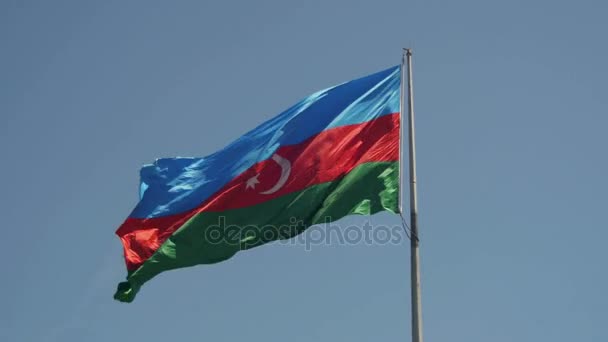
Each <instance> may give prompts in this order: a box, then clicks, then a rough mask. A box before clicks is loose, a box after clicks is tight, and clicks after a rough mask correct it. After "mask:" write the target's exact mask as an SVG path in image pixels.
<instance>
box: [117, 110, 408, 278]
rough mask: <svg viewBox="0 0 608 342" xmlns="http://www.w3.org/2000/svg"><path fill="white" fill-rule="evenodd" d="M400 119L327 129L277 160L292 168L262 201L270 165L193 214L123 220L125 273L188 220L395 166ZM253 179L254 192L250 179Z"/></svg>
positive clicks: (272, 180)
mask: <svg viewBox="0 0 608 342" xmlns="http://www.w3.org/2000/svg"><path fill="white" fill-rule="evenodd" d="M398 145H399V115H398V113H395V114H391V115H385V116H382V117H380V118H378V119H375V120H372V121H368V122H365V123H361V124H356V125H348V126H342V127H336V128H332V129H329V130H326V131H323V132H321V133H319V134H318V135H316V136H314V137H311V138H309V139H307V140H306V141H304V142H302V143H300V144H297V145H291V146H284V147H282V148H280V149H279V150H278V151H277V152H276V154H278V155H279V156H281V157H283V158H285V159H287V160H289V161H290V163H291V173H290V175H289V178H288V181H287V182H286V183H285V184H284V186H283V187H282V188H281V189H280V190H278V191H277V192H275V193H272V194H268V195H264V194H261V193H260V192H264V191H268V190H269V189H271V188H272V187H273V185H274V184H276V183H277V181H278V180H279V178H280V175H281V167H280V166H279V165H278V163H276V162H275V161H273V160H272V159H268V160H265V161H263V162H260V163H258V164H256V165H254V166H253V167H251V168H250V169H248V170H247V171H245V172H243V173H242V174H240V175H239V176H237V177H236V178H234V179H233V180H232V181H230V182H229V183H228V184H226V185H225V186H224V187H223V188H222V189H221V190H220V191H218V192H217V193H216V194H214V195H213V196H211V197H210V198H209V199H208V200H206V201H205V202H203V203H202V204H201V205H200V206H198V207H197V208H195V209H193V210H190V211H188V212H184V213H181V214H176V215H171V216H164V217H156V218H149V219H141V218H128V219H127V220H126V221H125V222H124V223H123V224H122V225H121V226H120V227H119V228H118V230H117V231H116V234H117V235H118V236H120V238H121V240H122V243H123V245H124V249H125V259H126V261H127V268H128V269H129V270H135V269H137V268H138V267H139V266H140V265H141V264H142V263H143V262H144V261H145V260H146V259H148V258H149V257H150V256H152V254H153V253H154V252H155V251H156V250H157V249H158V248H159V247H160V245H161V244H162V243H163V242H164V241H165V240H166V239H167V238H169V236H171V234H173V232H175V231H176V230H177V229H178V228H179V227H180V226H181V225H182V224H184V223H185V222H186V221H187V220H189V219H190V218H191V217H192V216H194V215H196V214H198V213H200V212H203V211H215V212H220V211H225V210H230V209H236V208H242V207H248V206H252V205H255V204H258V203H261V202H265V201H268V200H271V199H273V198H277V197H280V196H283V195H285V194H288V193H292V192H295V191H300V190H302V189H305V188H307V187H309V186H312V185H315V184H320V183H325V182H329V181H332V180H334V179H336V178H339V177H341V176H343V175H345V174H347V173H348V172H350V171H351V170H352V169H354V168H355V167H356V166H357V165H359V164H362V163H366V162H383V161H395V160H397V159H398V158H399V146H398ZM256 175H258V177H257V179H258V181H259V183H257V184H255V188H251V187H249V188H247V186H246V184H247V181H248V180H249V179H251V178H252V177H254V176H256Z"/></svg>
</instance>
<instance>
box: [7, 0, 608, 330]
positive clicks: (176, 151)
mask: <svg viewBox="0 0 608 342" xmlns="http://www.w3.org/2000/svg"><path fill="white" fill-rule="evenodd" d="M607 12H608V5H606V2H605V1H599V0H597V1H561V0H552V1H549V0H546V1H531V0H526V1H523V0H514V1H487V0H462V1H433V0H430V1H428V0H427V1H422V0H418V1H388V0H376V1H346V0H338V1H318V0H311V1H297V2H295V1H278V0H267V1H264V0H262V1H17V0H5V1H2V2H1V3H0V90H1V91H0V156H1V158H2V164H1V167H0V179H2V181H3V182H4V186H3V189H2V191H1V192H0V211H1V214H2V245H3V247H2V248H0V258H1V260H2V268H1V271H2V273H1V274H2V276H1V279H2V281H1V282H0V308H1V310H0V340H2V341H11V342H13V341H74V342H75V341H78V342H80V341H87V342H93V341H104V342H106V341H127V340H131V341H150V342H152V341H167V340H171V341H238V340H247V341H264V342H268V341H277V342H278V341H281V342H282V341H293V342H297V341H362V342H363V341H408V340H409V332H410V328H409V319H410V315H409V288H408V286H409V283H408V279H409V266H408V257H409V254H408V246H407V245H406V244H403V245H398V246H395V245H393V246H366V245H357V246H338V245H330V246H317V247H315V248H313V250H312V251H306V250H305V248H304V247H303V246H286V245H278V244H274V245H267V246H264V247H261V248H257V249H254V250H251V251H248V252H246V253H240V254H239V255H237V256H236V257H235V258H233V259H231V260H229V261H228V262H225V263H221V264H218V265H213V266H200V267H196V268H191V269H185V270H179V271H175V272H170V273H165V274H163V275H161V276H159V277H158V278H156V279H154V280H153V281H151V282H150V283H148V284H147V285H146V286H145V287H144V288H143V289H142V291H141V293H140V294H139V296H138V298H137V300H136V301H135V302H134V303H133V304H130V305H125V304H121V303H118V302H115V301H114V300H113V299H112V294H113V293H114V290H115V287H116V284H117V283H118V282H119V281H122V279H123V278H124V276H125V269H124V263H123V260H122V249H121V246H120V243H119V240H118V239H117V238H116V237H115V236H114V231H115V229H116V228H117V226H118V225H119V224H120V223H121V222H122V220H123V219H124V218H125V217H126V216H127V215H128V213H129V212H130V210H131V209H132V208H133V206H134V205H135V203H136V201H137V186H138V170H139V167H140V166H141V165H142V164H145V163H148V162H151V161H152V160H154V159H155V158H157V157H164V156H203V155H206V154H209V153H211V152H213V151H215V150H217V149H219V148H221V147H223V146H225V145H226V144H227V143H229V142H230V141H232V140H233V139H235V138H236V137H238V136H239V135H241V134H243V133H244V132H246V131H247V130H249V129H251V128H253V127H255V125H257V124H258V123H260V122H262V121H264V120H265V119H268V118H270V117H272V116H274V115H276V114H278V113H279V112H280V111H282V110H283V109H285V108H286V107H288V106H289V105H291V104H293V103H295V102H296V101H297V100H299V99H300V98H302V97H303V96H305V95H307V94H309V93H311V92H313V91H315V90H318V89H321V88H325V87H327V86H330V85H333V84H336V83H340V82H343V81H347V80H349V79H353V78H355V77H358V76H362V75H365V74H368V73H372V72H375V71H378V70H381V69H383V68H386V67H389V66H391V65H395V64H398V63H399V61H400V54H401V48H402V47H405V46H412V47H413V48H414V53H415V56H414V58H415V60H414V73H415V74H414V80H415V102H416V103H415V104H416V113H417V128H418V132H417V133H418V154H419V168H418V172H419V191H420V203H419V206H420V228H421V235H422V281H423V310H424V324H425V326H424V328H425V337H426V340H427V341H463V342H464V341H466V342H487V341H492V342H501V341H505V342H512V341H519V342H526V341H530V342H532V341H534V342H538V341H551V342H559V341H568V342H571V341H608V330H607V328H606V319H607V317H608V312H607V309H606V308H607V307H608V295H607V294H606V291H607V289H608V272H607V271H606V270H607V269H608V267H607V265H606V264H607V263H608V252H607V251H608V248H607V247H606V244H607V243H608V229H607V228H608V224H606V220H605V214H606V212H607V209H608V195H607V193H608V181H607V179H606V177H607V175H608V158H607V152H606V148H607V147H608V135H607V133H606V130H607V128H608V97H607V96H606V93H607V90H608V89H607V86H606V83H605V82H606V79H607V76H608V67H607V66H606V59H605V58H606V55H608V48H607V45H606V33H607V32H608V21H607V20H606V13H607ZM364 220H365V219H364V218H361V217H356V218H348V219H346V220H345V221H343V223H344V224H347V223H350V224H352V223H361V222H363V221H364ZM371 220H372V223H373V224H375V225H379V224H382V225H396V224H399V220H398V218H397V217H395V216H391V215H388V214H381V215H377V216H374V217H372V218H371Z"/></svg>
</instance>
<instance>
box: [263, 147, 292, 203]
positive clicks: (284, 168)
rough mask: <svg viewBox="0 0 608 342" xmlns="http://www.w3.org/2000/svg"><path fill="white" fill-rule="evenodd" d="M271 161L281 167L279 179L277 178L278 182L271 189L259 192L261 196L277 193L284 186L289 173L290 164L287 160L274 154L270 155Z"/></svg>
mask: <svg viewBox="0 0 608 342" xmlns="http://www.w3.org/2000/svg"><path fill="white" fill-rule="evenodd" d="M272 160H274V161H275V162H277V164H279V166H280V167H281V177H279V181H278V182H277V184H275V185H274V186H273V187H272V188H270V189H268V190H266V191H263V192H260V193H261V194H262V195H270V194H272V193H275V192H277V191H279V189H281V188H282V187H283V185H285V183H286V182H287V178H289V174H290V173H291V163H290V162H289V160H287V159H285V158H283V157H281V156H280V155H278V154H276V153H275V154H273V155H272Z"/></svg>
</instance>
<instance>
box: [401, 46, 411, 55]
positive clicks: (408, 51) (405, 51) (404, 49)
mask: <svg viewBox="0 0 608 342" xmlns="http://www.w3.org/2000/svg"><path fill="white" fill-rule="evenodd" d="M403 54H404V55H407V56H411V55H412V48H403Z"/></svg>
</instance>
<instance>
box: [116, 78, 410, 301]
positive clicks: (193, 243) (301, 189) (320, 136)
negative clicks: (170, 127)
mask: <svg viewBox="0 0 608 342" xmlns="http://www.w3.org/2000/svg"><path fill="white" fill-rule="evenodd" d="M399 96H400V68H399V67H392V68H390V69H387V70H384V71H381V72H378V73H375V74H373V75H369V76H366V77H363V78H359V79H356V80H353V81H350V82H346V83H343V84H340V85H337V86H334V87H331V88H328V89H325V90H322V91H319V92H316V93H314V94H312V95H310V96H308V97H306V98H304V99H303V100H301V101H300V102H298V103H297V104H295V105H294V106H292V107H291V108H289V109H287V110H286V111H284V112H283V113H281V114H279V115H278V116H276V117H274V118H273V119H270V120H269V121H267V122H265V123H263V124H261V125H260V126H258V127H257V128H255V129H253V130H252V131H250V132H249V133H247V134H245V135H243V136H242V137H240V138H238V139H237V140H235V141H234V142H232V143H231V144H230V145H228V146H227V147H225V148H224V149H222V150H220V151H218V152H215V153H213V154H211V155H209V156H207V157H203V158H163V159H158V160H156V161H155V162H154V163H153V164H150V165H145V166H144V167H143V168H142V169H141V185H140V201H139V203H138V204H137V206H136V207H135V209H134V210H133V212H132V213H131V214H130V215H129V217H128V218H127V219H126V220H125V222H124V223H123V224H122V225H121V226H120V227H119V228H118V230H117V231H116V234H117V235H118V236H119V237H120V239H121V241H122V244H123V247H124V256H125V260H126V264H127V270H128V275H127V280H126V282H122V283H120V284H119V285H118V289H117V291H116V294H115V295H114V298H115V299H117V300H119V301H123V302H131V301H133V299H134V298H135V295H136V294H137V292H138V291H139V289H140V288H141V286H142V285H143V284H144V283H145V282H147V281H148V280H150V279H152V278H153V277H154V276H156V275H157V274H159V273H161V272H164V271H167V270H171V269H176V268H181V267H188V266H194V265H199V264H212V263H217V262H220V261H223V260H226V259H228V258H230V257H232V256H233V255H235V254H236V253H237V252H239V251H241V250H245V249H250V248H252V247H256V246H259V245H262V244H265V243H267V242H270V241H275V240H279V239H288V238H291V237H293V236H295V235H297V234H300V233H302V232H303V231H304V230H305V229H306V228H308V227H309V226H311V225H314V224H317V223H326V222H331V221H335V220H338V219H340V218H342V217H344V216H346V215H351V214H362V215H370V214H373V213H376V212H379V211H383V210H387V211H390V212H393V213H397V212H398V210H399V209H398V198H399V162H398V161H399V144H400V142H399V136H400V134H399V132H400V131H399Z"/></svg>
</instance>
